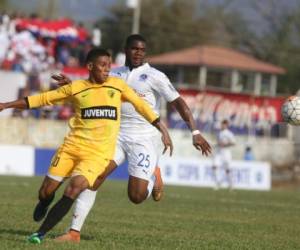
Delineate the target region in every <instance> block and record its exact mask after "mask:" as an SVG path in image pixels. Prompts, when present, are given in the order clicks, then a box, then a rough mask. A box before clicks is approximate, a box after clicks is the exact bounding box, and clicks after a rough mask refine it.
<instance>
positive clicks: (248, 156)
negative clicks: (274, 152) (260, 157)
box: [244, 145, 255, 161]
mask: <svg viewBox="0 0 300 250" xmlns="http://www.w3.org/2000/svg"><path fill="white" fill-rule="evenodd" d="M244 160H245V161H254V160H255V158H254V154H253V152H252V148H251V146H249V145H248V146H246V148H245V154H244Z"/></svg>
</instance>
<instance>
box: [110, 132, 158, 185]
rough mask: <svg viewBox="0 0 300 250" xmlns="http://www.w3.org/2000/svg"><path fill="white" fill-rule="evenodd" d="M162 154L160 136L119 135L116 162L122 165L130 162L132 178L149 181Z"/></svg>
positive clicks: (129, 168) (129, 167)
mask: <svg viewBox="0 0 300 250" xmlns="http://www.w3.org/2000/svg"><path fill="white" fill-rule="evenodd" d="M161 153H162V143H161V139H160V135H159V136H157V135H155V136H149V137H139V138H135V139H134V140H133V138H130V137H125V136H121V135H119V138H118V142H117V147H116V153H115V157H114V161H115V162H116V164H117V165H121V164H122V163H123V162H124V161H125V159H126V158H127V160H128V173H129V175H130V176H134V177H137V178H141V179H144V180H147V181H149V180H150V178H151V177H152V175H153V173H154V170H155V167H156V166H157V164H158V161H159V157H160V155H161Z"/></svg>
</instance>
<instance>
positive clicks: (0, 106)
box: [0, 99, 28, 112]
mask: <svg viewBox="0 0 300 250" xmlns="http://www.w3.org/2000/svg"><path fill="white" fill-rule="evenodd" d="M9 108H16V109H27V108H28V103H27V101H26V100H25V99H19V100H16V101H13V102H3V103H0V112H1V111H2V110H4V109H9Z"/></svg>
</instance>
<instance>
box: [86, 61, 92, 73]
mask: <svg viewBox="0 0 300 250" xmlns="http://www.w3.org/2000/svg"><path fill="white" fill-rule="evenodd" d="M86 67H87V69H88V71H91V70H92V69H93V63H92V62H89V63H87V65H86Z"/></svg>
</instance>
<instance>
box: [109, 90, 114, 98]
mask: <svg viewBox="0 0 300 250" xmlns="http://www.w3.org/2000/svg"><path fill="white" fill-rule="evenodd" d="M107 94H108V96H109V97H110V98H113V97H114V95H115V91H114V90H111V89H110V90H108V91H107Z"/></svg>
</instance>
